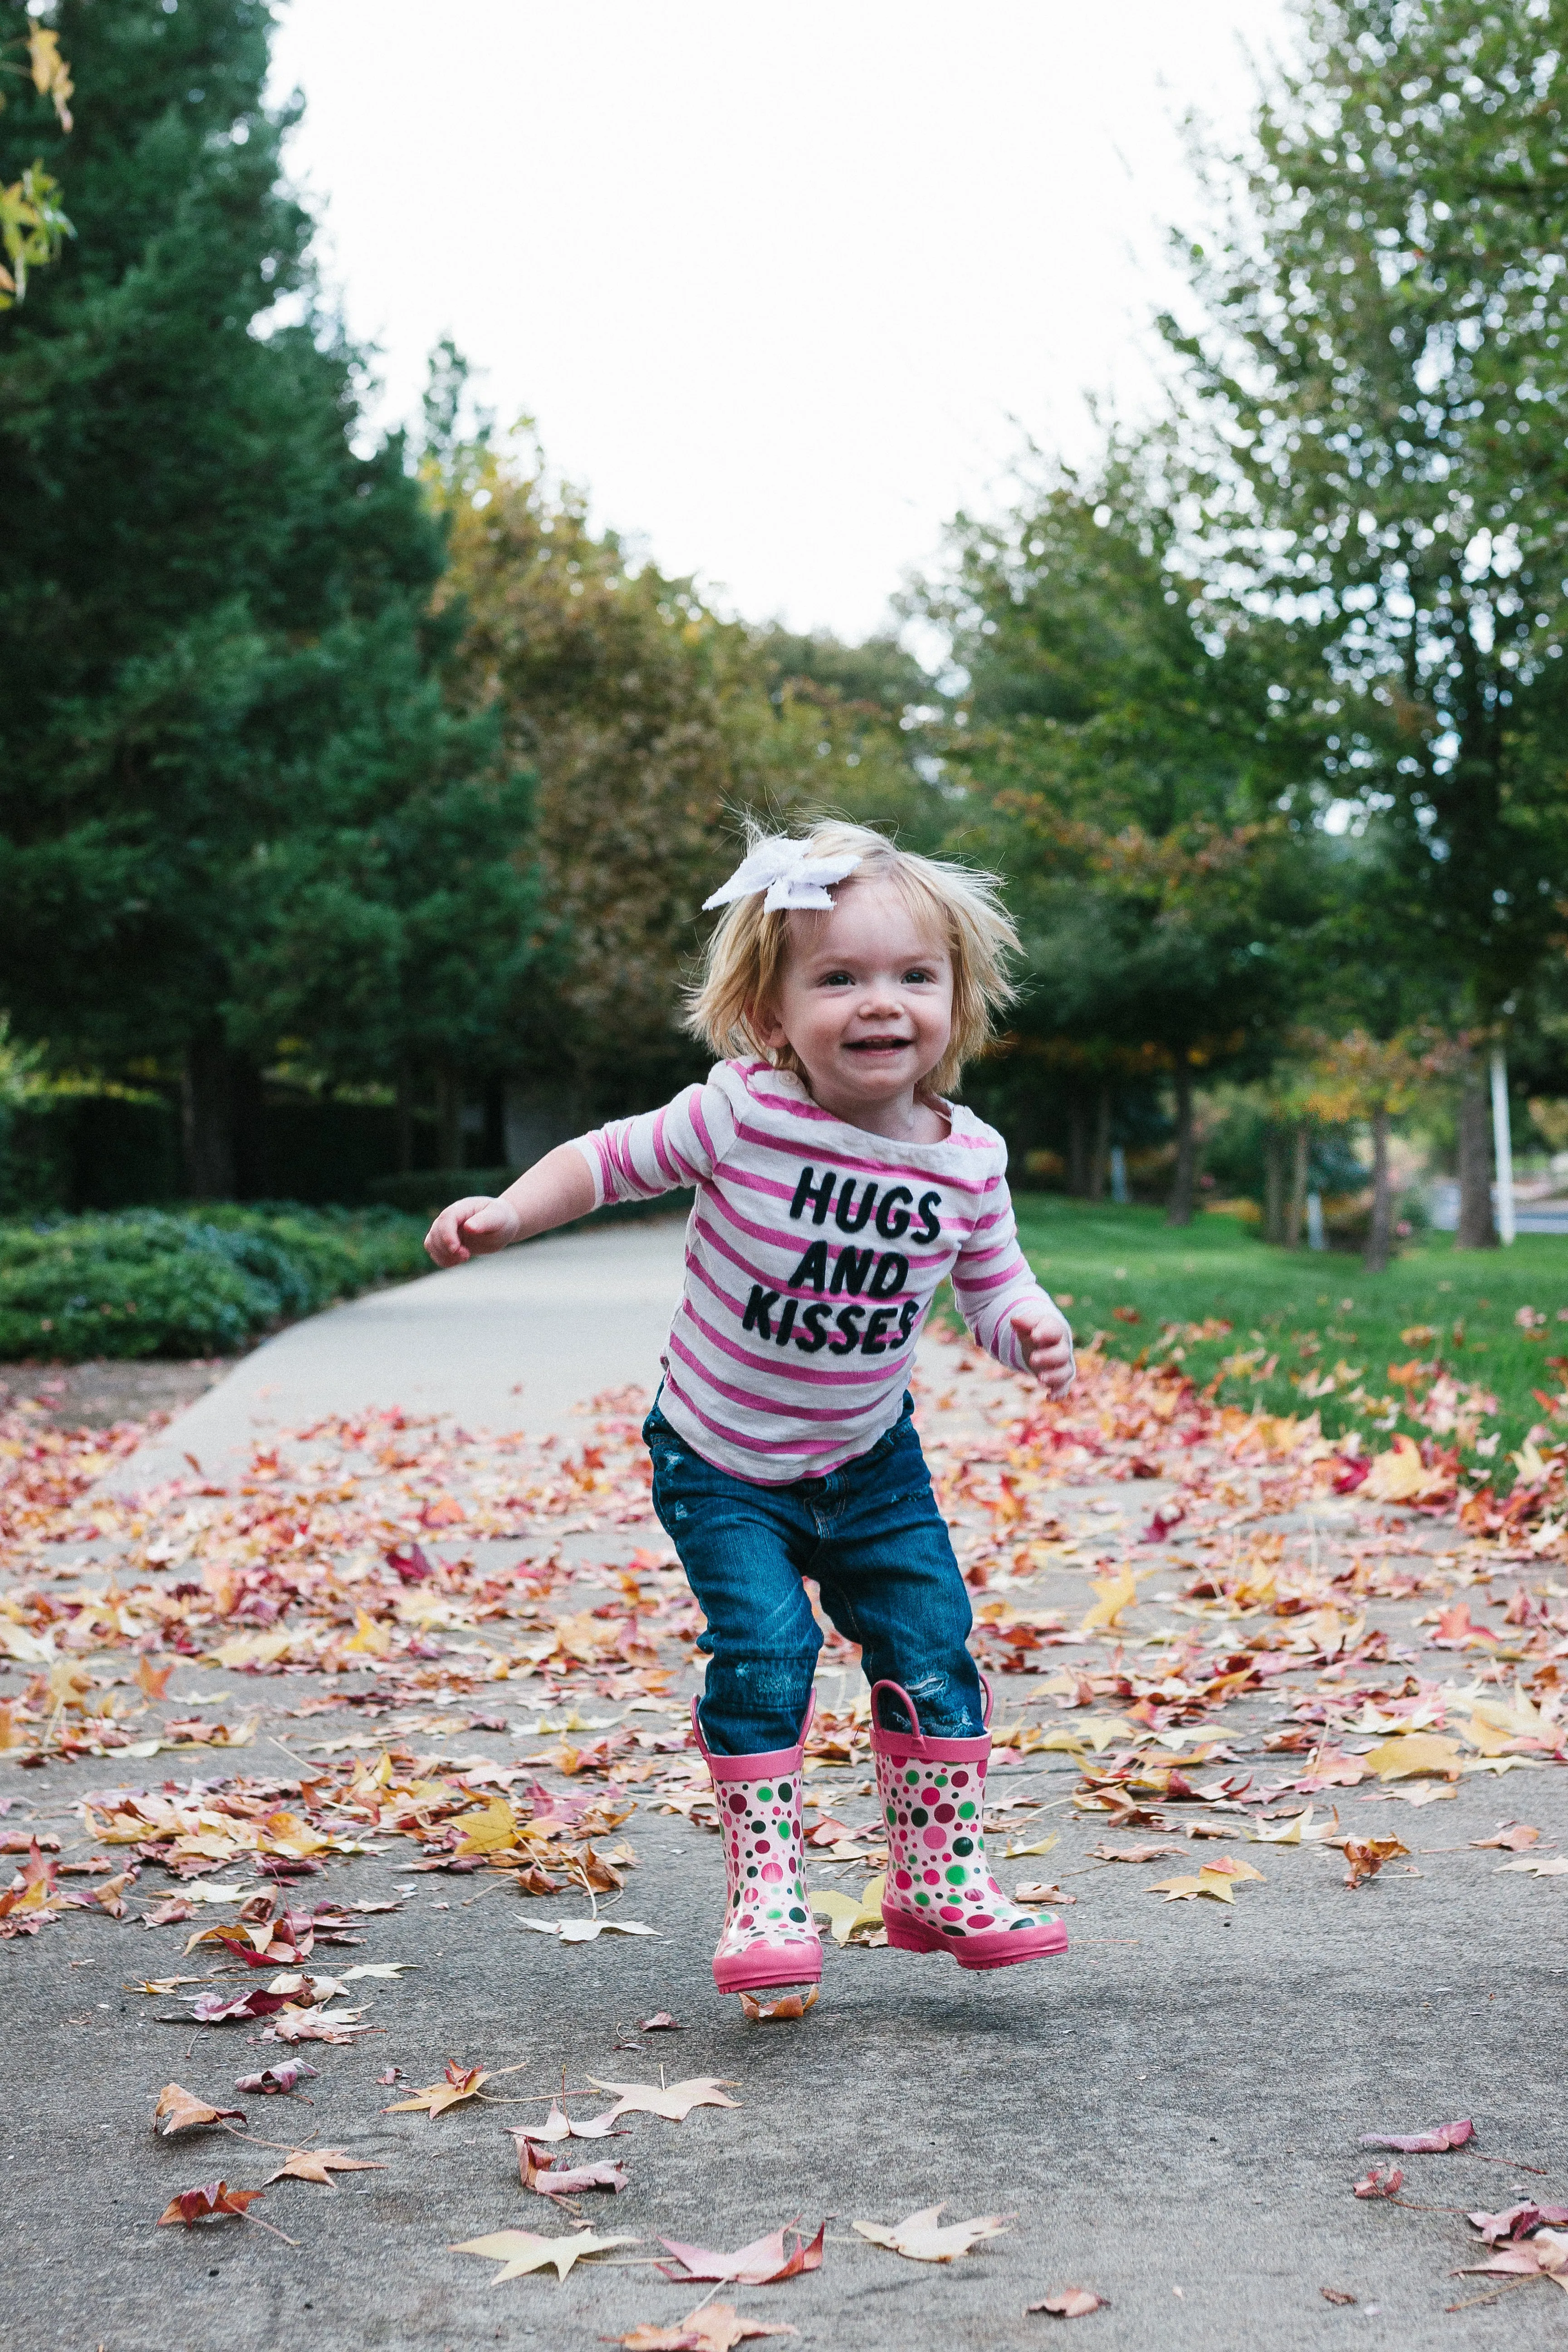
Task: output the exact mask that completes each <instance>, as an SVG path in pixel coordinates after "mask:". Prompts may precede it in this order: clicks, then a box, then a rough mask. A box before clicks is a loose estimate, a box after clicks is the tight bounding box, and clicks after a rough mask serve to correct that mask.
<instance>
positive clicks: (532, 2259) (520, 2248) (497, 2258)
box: [451, 2230, 641, 2286]
mask: <svg viewBox="0 0 1568 2352" xmlns="http://www.w3.org/2000/svg"><path fill="white" fill-rule="evenodd" d="M640 2243H641V2240H640V2239H637V2238H600V2237H595V2233H594V2231H592V2230H583V2231H579V2233H578V2235H577V2236H576V2237H574V2238H542V2237H540V2236H538V2235H537V2234H536V2233H535V2231H532V2230H495V2231H491V2233H490V2235H489V2237H488V2238H467V2239H465V2240H464V2242H463V2243H462V2244H461V2245H460V2246H453V2247H452V2248H451V2252H453V2253H454V2254H482V2255H484V2256H485V2257H486V2258H487V2260H489V2261H491V2262H499V2263H500V2265H501V2267H500V2270H499V2271H497V2273H496V2274H495V2276H494V2278H493V2279H491V2281H490V2284H491V2285H492V2286H500V2285H501V2284H503V2283H504V2282H505V2281H506V2280H507V2279H514V2278H521V2277H522V2276H523V2275H524V2274H525V2273H527V2272H529V2271H542V2270H547V2269H549V2268H550V2267H551V2266H552V2265H553V2268H554V2271H555V2275H556V2277H557V2278H558V2279H563V2278H564V2277H565V2276H566V2273H567V2272H568V2271H569V2270H571V2268H572V2267H573V2265H574V2263H580V2262H582V2261H583V2259H584V2256H585V2255H588V2254H602V2253H605V2252H607V2251H608V2250H609V2248H610V2247H611V2246H636V2245H639V2244H640Z"/></svg>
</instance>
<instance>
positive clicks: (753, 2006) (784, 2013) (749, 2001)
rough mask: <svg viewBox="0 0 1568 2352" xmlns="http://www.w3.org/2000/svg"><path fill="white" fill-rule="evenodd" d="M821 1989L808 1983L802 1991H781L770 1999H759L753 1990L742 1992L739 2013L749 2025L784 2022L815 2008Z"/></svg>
mask: <svg viewBox="0 0 1568 2352" xmlns="http://www.w3.org/2000/svg"><path fill="white" fill-rule="evenodd" d="M821 1990H822V1988H821V1986H820V1985H808V1986H807V1988H806V1990H805V1991H804V1992H781V1993H778V1994H776V1995H775V1996H774V1998H773V2000H758V1999H757V1996H756V1994H755V1993H754V1992H743V1993H742V1995H741V2014H742V2017H743V2018H744V2019H745V2020H746V2022H747V2023H748V2024H749V2025H773V2024H784V2023H785V2022H786V2021H794V2020H797V2019H799V2018H802V2017H804V2016H805V2012H806V2011H807V2010H808V2009H815V2008H816V2001H817V1996H818V1994H819V1993H820V1992H821Z"/></svg>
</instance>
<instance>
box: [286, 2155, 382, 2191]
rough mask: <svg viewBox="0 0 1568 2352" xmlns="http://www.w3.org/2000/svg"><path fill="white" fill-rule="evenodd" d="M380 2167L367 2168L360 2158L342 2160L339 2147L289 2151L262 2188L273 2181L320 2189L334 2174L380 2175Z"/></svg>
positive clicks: (374, 2165)
mask: <svg viewBox="0 0 1568 2352" xmlns="http://www.w3.org/2000/svg"><path fill="white" fill-rule="evenodd" d="M385 2170H386V2167H385V2165H384V2164H371V2163H369V2162H367V2161H366V2160H365V2158H363V2157H358V2156H345V2155H344V2154H343V2151H342V2148H341V2147H291V2148H290V2149H289V2160H288V2162H287V2163H286V2164H280V2165H279V2168H278V2169H277V2171H276V2172H274V2173H270V2174H269V2175H268V2179H267V2180H266V2181H265V2182H264V2184H263V2186H264V2187H266V2188H268V2189H270V2187H271V2186H272V2183H273V2181H274V2180H314V2181H317V2182H319V2183H320V2185H321V2187H322V2188H323V2189H331V2186H332V2175H333V2173H334V2172H384V2171H385Z"/></svg>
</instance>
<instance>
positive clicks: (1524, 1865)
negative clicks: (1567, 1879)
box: [1498, 1853, 1568, 1878]
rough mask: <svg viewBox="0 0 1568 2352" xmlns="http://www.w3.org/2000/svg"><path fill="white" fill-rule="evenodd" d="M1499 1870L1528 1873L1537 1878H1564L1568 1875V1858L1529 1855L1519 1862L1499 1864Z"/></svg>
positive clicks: (1558, 1854)
mask: <svg viewBox="0 0 1568 2352" xmlns="http://www.w3.org/2000/svg"><path fill="white" fill-rule="evenodd" d="M1498 1868H1499V1869H1500V1870H1523V1871H1528V1872H1530V1873H1531V1875H1532V1876H1534V1877H1536V1878H1562V1877H1563V1876H1565V1875H1568V1856H1565V1855H1563V1854H1560V1853H1554V1854H1552V1855H1550V1856H1548V1855H1536V1854H1533V1853H1532V1854H1527V1855H1525V1856H1524V1857H1523V1859H1522V1860H1521V1861H1519V1862H1501V1863H1499V1864H1498Z"/></svg>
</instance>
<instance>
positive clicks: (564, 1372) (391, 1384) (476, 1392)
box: [110, 1217, 686, 1492]
mask: <svg viewBox="0 0 1568 2352" xmlns="http://www.w3.org/2000/svg"><path fill="white" fill-rule="evenodd" d="M685 1230H686V1228H685V1222H684V1220H683V1219H682V1218H680V1217H658V1218H652V1219H648V1220H647V1221H645V1222H639V1223H635V1224H624V1225H608V1226H602V1227H599V1228H596V1229H588V1230H586V1231H578V1232H568V1233H564V1234H549V1235H547V1236H546V1237H545V1238H544V1239H543V1240H542V1241H538V1242H531V1243H529V1244H527V1245H526V1246H525V1247H523V1248H521V1249H512V1250H507V1251H505V1252H504V1253H503V1254H502V1255H500V1256H499V1257H486V1258H475V1259H473V1260H471V1261H470V1263H469V1264H468V1265H458V1266H453V1267H452V1268H451V1270H450V1272H448V1273H446V1274H431V1275H428V1276H426V1277H425V1278H424V1279H423V1280H421V1281H419V1282H410V1283H405V1284H403V1285H401V1286H399V1287H398V1288H396V1289H395V1290H381V1291H376V1292H374V1293H373V1294H372V1295H371V1296H370V1297H367V1298H358V1299H355V1300H354V1301H353V1304H352V1305H350V1306H347V1307H333V1308H332V1309H331V1312H330V1313H328V1314H325V1315H317V1316H313V1317H312V1318H310V1321H309V1322H305V1323H296V1324H294V1325H292V1326H291V1327H290V1328H289V1329H288V1330H287V1331H281V1332H279V1335H278V1337H277V1338H276V1339H268V1340H267V1341H266V1342H265V1343H264V1344H263V1345H262V1346H261V1347H259V1348H258V1349H255V1351H254V1352H253V1353H252V1354H250V1355H248V1356H246V1357H244V1358H242V1359H241V1360H240V1361H239V1362H238V1363H237V1365H236V1366H235V1369H234V1370H233V1371H232V1372H230V1373H229V1374H228V1376H227V1378H226V1380H224V1381H220V1382H219V1383H218V1385H217V1387H216V1388H215V1389H211V1390H209V1391H208V1392H207V1394H206V1395H205V1396H204V1397H202V1398H201V1399H200V1400H199V1402H196V1403H195V1404H194V1405H192V1406H191V1407H190V1408H189V1409H188V1410H187V1411H186V1412H183V1413H181V1414H180V1415H179V1416H178V1418H177V1419H176V1420H174V1421H173V1422H171V1423H170V1424H169V1426H168V1428H167V1429H166V1430H165V1431H164V1432H163V1435H162V1437H161V1438H160V1439H159V1441H158V1442H157V1444H153V1445H147V1446H143V1447H142V1450H141V1451H140V1452H139V1453H138V1454H135V1455H134V1456H133V1457H132V1460H131V1461H130V1462H128V1463H127V1464H126V1465H124V1467H123V1468H122V1469H121V1470H120V1471H119V1472H118V1473H116V1474H115V1477H114V1479H113V1480H111V1481H110V1484H111V1485H112V1486H118V1488H119V1489H120V1491H121V1492H125V1491H129V1490H130V1489H132V1488H133V1487H138V1486H150V1485H153V1484H154V1483H155V1482H156V1481H158V1480H159V1479H162V1478H172V1477H174V1476H175V1475H178V1474H179V1473H180V1472H182V1471H184V1470H186V1469H188V1467H189V1464H188V1463H187V1461H186V1458H185V1457H186V1456H187V1454H194V1455H195V1459H196V1460H197V1461H198V1462H199V1463H200V1464H201V1465H202V1468H203V1470H204V1471H205V1472H206V1473H207V1474H208V1475H222V1474H223V1473H224V1472H225V1471H226V1470H228V1469H230V1468H232V1467H234V1466H235V1465H237V1463H239V1462H241V1461H243V1460H244V1458H245V1457H246V1455H247V1453H248V1451H249V1449H250V1447H251V1446H252V1445H253V1444H255V1443H256V1441H257V1439H258V1438H265V1437H268V1436H269V1435H271V1434H273V1433H276V1432H277V1431H279V1430H283V1429H291V1428H297V1427H298V1426H299V1425H300V1423H304V1422H310V1421H313V1420H314V1419H316V1418H317V1416H318V1415H320V1414H321V1413H327V1412H341V1413H353V1412H358V1411H359V1410H361V1409H362V1408H363V1407H365V1406H367V1405H397V1404H401V1405H406V1406H408V1407H410V1408H411V1409H412V1410H414V1411H415V1412H443V1413H452V1414H454V1415H455V1416H456V1417H457V1419H458V1421H460V1422H462V1423H464V1424H465V1425H466V1426H468V1427H470V1428H484V1429H490V1430H502V1429H520V1428H521V1429H526V1430H527V1431H528V1433H529V1434H530V1435H531V1436H532V1437H543V1436H546V1435H548V1434H549V1433H550V1432H551V1431H552V1430H566V1429H568V1428H570V1427H571V1426H573V1425H574V1423H573V1411H572V1409H573V1407H574V1405H577V1404H581V1403H584V1402H586V1401H587V1399H589V1398H590V1397H593V1396H595V1395H596V1394H597V1393H598V1392H599V1391H601V1390H604V1389H606V1388H618V1387H621V1386H623V1385H625V1384H626V1382H628V1381H636V1382H637V1383H638V1384H639V1385H641V1386H642V1387H645V1388H647V1390H648V1391H649V1393H650V1394H651V1393H652V1391H653V1389H654V1388H655V1387H656V1385H657V1384H658V1359H659V1351H660V1349H662V1347H663V1345H664V1339H665V1335H666V1333H667V1332H668V1328H669V1318H670V1315H671V1313H672V1312H673V1310H674V1307H675V1302H676V1299H677V1297H679V1290H680V1272H681V1263H682V1249H683V1236H684V1234H685Z"/></svg>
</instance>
